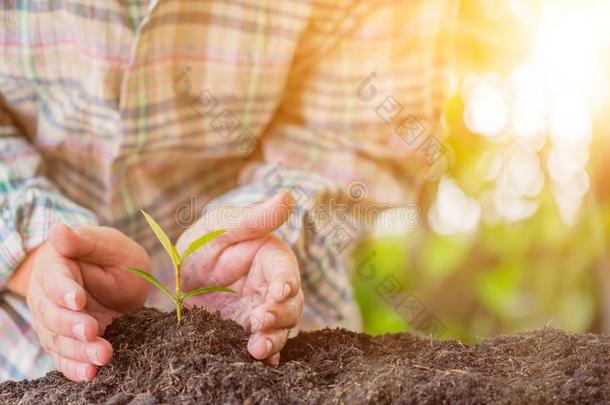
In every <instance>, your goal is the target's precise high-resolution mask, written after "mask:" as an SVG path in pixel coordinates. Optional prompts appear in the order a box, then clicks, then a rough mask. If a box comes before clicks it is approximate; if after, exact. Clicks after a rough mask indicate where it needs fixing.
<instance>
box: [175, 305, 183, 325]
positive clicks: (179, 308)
mask: <svg viewBox="0 0 610 405" xmlns="http://www.w3.org/2000/svg"><path fill="white" fill-rule="evenodd" d="M176 316H178V323H180V320H181V319H182V301H178V302H177V303H176Z"/></svg>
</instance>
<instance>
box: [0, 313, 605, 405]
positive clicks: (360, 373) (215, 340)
mask: <svg viewBox="0 0 610 405" xmlns="http://www.w3.org/2000/svg"><path fill="white" fill-rule="evenodd" d="M106 337H107V338H108V339H109V340H110V342H111V343H112V344H113V346H114V348H115V353H114V357H113V360H112V362H111V363H110V365H109V366H107V367H103V368H102V369H101V370H100V372H99V374H98V376H97V377H96V378H95V380H94V381H93V382H91V383H73V382H70V381H67V380H66V379H65V378H64V377H62V376H61V375H60V374H59V373H57V372H51V373H49V374H47V376H45V377H44V378H40V379H38V380H33V381H25V382H6V383H3V384H0V403H3V404H4V403H23V404H32V403H36V404H43V403H62V404H63V403H106V404H127V403H131V404H155V403H181V404H182V403H202V402H206V403H246V404H253V403H282V404H284V403H327V402H330V403H350V404H351V403H390V402H400V403H420V404H428V403H430V404H432V403H433V404H438V403H463V404H470V403H492V402H493V403H579V404H580V403H600V402H606V403H608V402H610V337H607V336H596V335H577V334H572V333H566V332H562V331H558V330H554V329H548V328H547V329H541V330H537V331H534V332H531V333H524V334H519V335H515V336H501V337H497V338H494V339H490V340H486V341H484V342H482V343H479V344H476V345H472V346H467V345H463V344H461V343H459V342H457V341H455V340H448V341H436V340H431V339H426V338H422V337H417V336H413V335H409V334H396V335H384V336H379V337H370V336H367V335H364V334H358V333H352V332H348V331H345V330H328V329H326V330H322V331H318V332H312V333H301V334H300V335H299V336H298V337H297V338H295V339H293V340H291V341H289V343H288V344H287V345H286V347H285V348H284V350H283V351H282V361H281V363H280V365H279V366H275V367H273V366H268V365H265V364H263V363H261V362H259V361H255V360H254V359H252V358H251V357H250V355H249V354H248V353H247V351H246V341H247V336H246V334H245V333H244V332H243V330H242V329H241V328H240V327H239V326H238V325H237V324H236V323H234V322H232V321H227V320H223V319H221V318H220V317H219V316H218V315H214V314H209V313H207V312H205V311H203V310H192V311H187V312H186V314H185V317H184V319H183V321H182V322H181V323H180V325H179V326H177V325H176V318H175V316H174V315H173V314H170V313H160V312H158V311H155V310H152V309H144V310H140V311H138V312H134V313H131V314H128V315H125V316H123V317H122V318H119V319H118V320H116V321H115V322H114V323H113V324H112V325H111V326H110V327H109V328H108V329H107V332H106Z"/></svg>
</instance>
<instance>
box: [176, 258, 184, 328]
mask: <svg viewBox="0 0 610 405" xmlns="http://www.w3.org/2000/svg"><path fill="white" fill-rule="evenodd" d="M175 270H176V272H175V273H176V300H177V301H176V316H177V317H178V323H179V322H180V320H182V300H181V299H180V296H181V295H182V288H181V286H180V264H178V265H177V266H176V269H175Z"/></svg>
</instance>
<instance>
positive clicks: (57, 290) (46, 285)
mask: <svg viewBox="0 0 610 405" xmlns="http://www.w3.org/2000/svg"><path fill="white" fill-rule="evenodd" d="M42 287H43V289H44V291H45V293H46V294H47V296H48V297H49V298H50V299H51V301H53V302H54V303H56V304H57V305H60V306H63V307H64V308H67V309H71V310H73V311H80V310H81V309H83V308H84V307H85V305H86V303H87V294H86V292H85V290H84V289H83V287H82V286H81V285H80V284H78V283H77V282H76V280H75V279H74V274H73V273H72V271H70V269H69V268H68V264H67V263H53V264H51V265H50V266H49V268H47V269H43V270H42Z"/></svg>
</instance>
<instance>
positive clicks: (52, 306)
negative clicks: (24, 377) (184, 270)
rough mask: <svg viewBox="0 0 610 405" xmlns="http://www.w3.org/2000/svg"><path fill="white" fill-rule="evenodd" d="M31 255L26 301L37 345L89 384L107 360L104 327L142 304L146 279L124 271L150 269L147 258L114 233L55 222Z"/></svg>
mask: <svg viewBox="0 0 610 405" xmlns="http://www.w3.org/2000/svg"><path fill="white" fill-rule="evenodd" d="M34 254H35V257H34V259H33V262H32V266H33V267H32V276H31V279H30V282H29V286H28V291H27V303H28V306H29V308H30V311H31V313H32V322H33V325H34V328H35V330H36V332H37V333H38V337H39V338H40V342H41V344H42V347H43V348H44V349H45V351H47V352H48V353H49V354H50V355H51V356H52V357H53V359H54V361H55V366H56V367H57V369H58V370H59V371H61V372H62V373H63V374H64V375H65V376H66V377H67V378H69V379H71V380H74V381H83V380H91V379H92V378H93V377H95V375H96V374H97V370H98V368H97V367H98V366H101V365H105V364H107V363H108V362H109V361H110V358H111V357H112V347H111V345H110V343H108V341H106V340H105V339H103V338H102V337H101V335H102V334H103V332H104V329H105V328H106V326H108V324H109V323H110V322H111V320H112V318H114V317H116V316H118V315H119V314H121V313H123V312H125V311H128V310H130V309H132V308H136V307H138V306H141V305H143V304H144V301H145V300H146V296H147V293H148V285H147V284H146V281H144V280H143V279H141V278H139V277H138V276H136V275H133V274H131V273H128V272H126V271H125V267H137V268H140V269H143V270H145V271H150V259H149V257H148V254H147V253H146V251H145V250H144V248H142V247H141V246H140V245H139V244H137V243H136V242H135V241H133V240H132V239H130V238H128V237H127V236H125V235H124V234H123V233H121V232H120V231H118V230H116V229H113V228H107V227H97V226H96V227H85V228H79V229H72V228H69V227H67V226H66V225H63V224H60V223H57V224H54V225H53V226H52V227H51V230H50V235H49V240H48V241H47V242H45V243H44V244H43V245H41V246H40V247H39V248H38V249H36V251H35V253H34Z"/></svg>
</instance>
